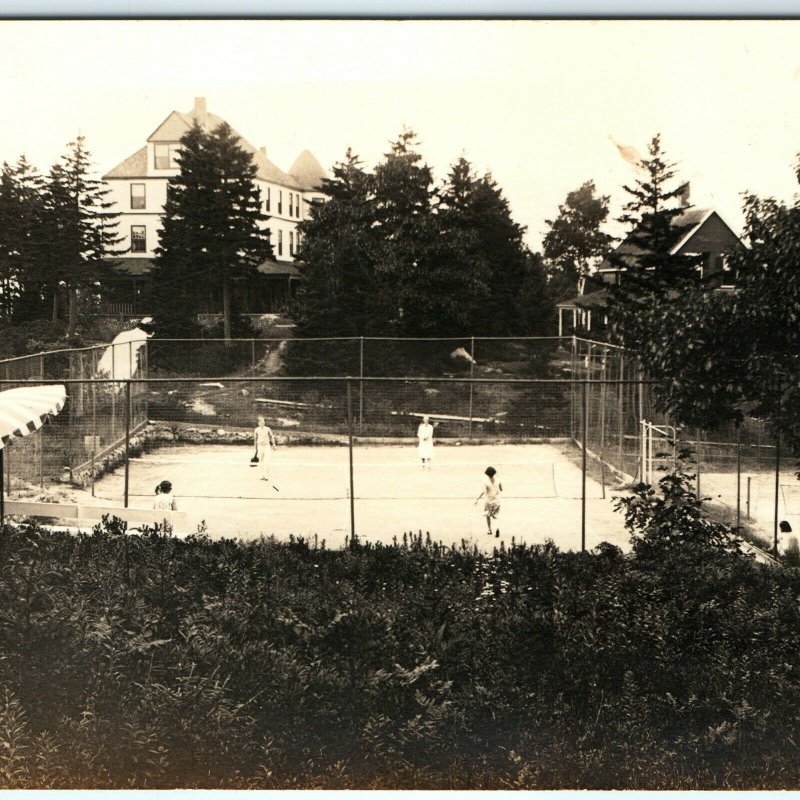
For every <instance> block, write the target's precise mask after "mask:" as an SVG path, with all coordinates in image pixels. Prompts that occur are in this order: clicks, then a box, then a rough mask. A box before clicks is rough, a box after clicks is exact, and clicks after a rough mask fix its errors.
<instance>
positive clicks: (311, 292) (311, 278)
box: [294, 149, 392, 336]
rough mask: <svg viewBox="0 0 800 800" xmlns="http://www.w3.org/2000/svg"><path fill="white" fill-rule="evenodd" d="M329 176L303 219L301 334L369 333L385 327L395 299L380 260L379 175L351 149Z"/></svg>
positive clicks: (297, 303)
mask: <svg viewBox="0 0 800 800" xmlns="http://www.w3.org/2000/svg"><path fill="white" fill-rule="evenodd" d="M332 173H333V177H332V178H330V179H326V180H325V181H324V182H323V185H322V191H323V192H324V193H325V194H326V195H327V198H328V199H327V200H326V201H325V202H324V203H314V204H313V205H312V206H311V209H310V213H309V217H308V219H307V220H305V221H303V222H302V223H300V226H299V230H300V233H301V234H302V237H303V238H302V241H303V246H302V250H301V253H300V257H301V259H302V261H303V263H304V265H305V266H304V269H303V283H302V285H301V287H300V290H299V292H298V295H297V297H296V299H295V307H294V313H295V317H296V320H297V330H298V333H299V334H300V335H302V336H370V335H373V336H374V335H379V334H381V333H385V332H386V320H387V319H388V318H389V315H391V314H392V303H391V298H390V297H389V294H388V291H387V289H386V285H385V281H384V280H383V275H382V274H379V271H378V270H377V269H376V265H377V263H378V261H377V258H378V246H377V237H376V236H375V234H374V232H373V222H374V211H375V209H374V183H375V181H374V176H373V175H370V174H368V173H367V172H365V171H364V168H363V164H362V162H361V160H360V159H359V158H358V156H356V155H355V154H354V153H353V152H352V150H350V149H348V150H347V152H346V154H345V157H344V160H343V161H341V162H338V163H336V164H335V165H334V166H333V170H332Z"/></svg>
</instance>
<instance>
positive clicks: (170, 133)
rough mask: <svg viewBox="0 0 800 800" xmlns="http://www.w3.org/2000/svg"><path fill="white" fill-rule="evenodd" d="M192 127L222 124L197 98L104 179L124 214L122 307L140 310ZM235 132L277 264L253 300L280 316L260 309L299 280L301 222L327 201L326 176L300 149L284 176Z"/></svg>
mask: <svg viewBox="0 0 800 800" xmlns="http://www.w3.org/2000/svg"><path fill="white" fill-rule="evenodd" d="M195 121H196V122H198V123H199V124H200V125H201V126H202V127H203V128H204V129H206V130H213V129H214V128H216V127H217V126H218V125H220V124H221V123H222V122H223V121H224V120H222V119H221V118H220V117H218V116H217V115H216V114H211V113H209V112H208V109H207V107H206V100H205V98H204V97H197V98H195V101H194V108H193V109H192V110H191V111H189V112H188V113H181V112H180V111H172V112H171V113H170V114H168V115H167V117H166V118H165V119H164V120H163V121H162V122H161V124H160V125H159V126H158V127H157V128H156V129H155V131H153V133H151V134H150V136H149V137H148V138H147V141H146V143H145V145H144V147H142V148H140V149H139V150H137V151H136V152H135V153H134V154H133V155H131V156H128V158H126V159H125V160H124V161H122V162H121V163H120V164H118V165H117V166H116V167H114V168H113V169H111V170H109V172H108V173H106V174H105V175H104V176H103V180H104V181H106V183H107V185H108V187H109V189H110V194H109V196H108V200H109V201H110V202H111V203H113V208H112V210H113V211H116V212H118V213H119V214H120V216H119V227H118V229H117V230H118V233H119V235H120V236H121V238H122V242H121V244H120V249H122V250H125V251H126V252H125V255H124V256H123V257H121V258H117V259H115V262H118V263H117V267H116V271H117V273H118V274H119V275H120V277H121V278H123V280H122V282H121V283H120V285H119V286H118V291H117V293H116V295H117V296H116V299H117V300H119V301H120V302H125V303H127V302H128V301H132V302H133V303H134V304H136V301H137V297H138V293H139V291H140V289H141V283H142V281H143V280H144V279H145V278H146V275H147V273H148V272H149V271H150V269H151V268H152V266H153V261H152V259H153V256H154V251H155V248H156V246H157V245H158V232H159V228H160V227H161V215H162V213H163V209H164V204H165V202H166V199H167V181H168V179H169V178H170V177H171V176H173V175H176V174H177V173H178V171H179V170H178V164H177V162H176V155H177V153H178V151H179V150H180V139H181V137H182V136H183V135H184V134H185V133H186V132H187V131H188V130H189V129H190V128H191V127H192V125H193V124H194V123H195ZM234 133H236V135H237V136H238V137H239V143H240V145H241V146H242V147H243V148H244V149H245V150H247V151H249V152H250V153H252V154H253V158H254V162H255V165H256V167H257V169H258V172H257V174H256V184H257V186H258V187H259V189H260V190H261V201H262V204H263V212H264V214H266V215H267V216H268V217H269V219H268V220H267V222H266V227H267V228H268V230H269V233H270V242H271V244H272V249H273V253H274V256H275V260H271V261H268V262H265V263H264V264H262V265H261V266H260V267H259V271H260V272H261V273H262V274H263V275H265V276H266V277H267V278H268V280H267V281H265V284H264V290H265V291H264V294H263V296H262V297H261V298H258V299H256V300H255V302H257V303H258V302H260V303H261V305H262V307H261V308H258V309H257V310H259V311H269V310H277V309H274V308H268V307H263V306H275V305H280V304H281V303H282V302H283V301H285V300H286V299H288V297H289V296H290V295H291V292H292V281H293V280H295V279H297V278H298V277H299V272H298V270H297V268H296V266H294V264H293V262H294V261H295V256H296V254H297V251H298V249H299V246H300V238H299V236H300V235H299V233H298V231H297V224H298V222H300V221H302V219H303V218H304V217H305V216H306V215H307V210H308V206H309V203H310V202H311V201H313V200H315V199H319V198H324V194H322V192H321V191H320V187H321V185H322V181H323V179H324V178H325V177H326V173H325V170H324V169H323V168H322V167H321V166H320V163H319V162H318V161H317V159H316V158H315V157H314V156H313V155H312V154H311V153H310V152H309V151H308V150H303V152H302V153H300V155H299V156H298V157H297V159H296V160H295V162H294V164H293V165H292V166H291V167H290V169H289V172H284V171H283V170H281V169H280V168H279V167H277V166H276V165H275V164H274V163H273V162H272V161H270V160H269V158H267V151H266V149H265V148H263V147H258V148H257V147H254V146H253V145H252V144H250V142H248V141H247V139H245V138H244V137H243V136H241V134H239V133H238V132H237V131H234ZM125 278H128V279H129V280H125ZM126 284H127V285H126Z"/></svg>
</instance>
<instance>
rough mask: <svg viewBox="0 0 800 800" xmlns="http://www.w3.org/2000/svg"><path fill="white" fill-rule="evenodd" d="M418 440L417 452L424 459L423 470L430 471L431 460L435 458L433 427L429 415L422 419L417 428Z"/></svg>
mask: <svg viewBox="0 0 800 800" xmlns="http://www.w3.org/2000/svg"><path fill="white" fill-rule="evenodd" d="M417 439H418V440H419V445H418V446H417V450H418V452H419V457H420V458H421V459H422V469H430V468H431V459H432V458H433V425H431V421H430V418H429V417H428V415H427V414H426V415H425V416H424V417H423V418H422V422H420V424H419V428H417Z"/></svg>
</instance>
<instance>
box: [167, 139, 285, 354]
mask: <svg viewBox="0 0 800 800" xmlns="http://www.w3.org/2000/svg"><path fill="white" fill-rule="evenodd" d="M178 162H179V164H180V172H179V174H178V175H175V176H174V177H172V178H170V179H169V182H168V186H167V201H166V203H165V206H164V215H163V218H162V229H161V231H160V236H159V246H158V248H157V249H156V269H155V270H154V272H153V289H154V296H153V302H154V307H155V310H156V311H157V313H158V316H159V328H160V330H161V331H162V332H164V333H165V334H170V333H172V334H175V335H187V333H191V332H192V331H193V329H194V325H195V323H194V320H195V319H196V315H197V312H198V310H199V308H200V305H201V302H202V299H203V294H204V292H210V293H211V295H212V298H214V299H217V298H219V299H221V301H222V310H223V325H224V336H225V339H226V340H230V338H231V332H232V320H233V318H234V316H236V315H237V312H238V308H237V303H238V302H239V301H240V296H241V293H239V294H238V295H237V294H236V293H235V292H234V291H233V286H234V284H236V283H242V284H244V285H246V283H247V281H251V280H254V279H255V278H256V275H257V267H258V265H259V264H260V263H261V262H262V261H263V260H264V259H265V258H266V257H267V256H269V255H270V254H271V247H270V245H269V240H268V235H267V233H266V231H265V229H264V227H263V223H264V222H265V221H266V217H265V216H264V215H263V214H262V213H261V199H260V191H259V189H258V188H257V186H256V184H255V177H256V172H257V168H256V166H255V164H254V163H253V158H252V155H251V154H250V153H248V152H247V151H245V150H244V149H243V148H242V147H241V145H240V144H239V142H238V140H237V138H236V136H235V134H234V133H233V131H232V130H231V128H230V126H228V125H227V124H225V123H223V124H222V125H220V126H219V127H217V128H215V129H214V130H213V131H211V132H210V133H207V132H206V131H204V130H203V129H202V128H201V127H200V126H199V125H198V124H196V123H195V125H194V126H193V127H192V128H191V129H190V130H189V131H187V132H186V134H185V135H184V136H183V137H182V139H181V152H180V154H179V156H178Z"/></svg>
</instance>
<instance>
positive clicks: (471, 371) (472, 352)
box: [468, 336, 475, 439]
mask: <svg viewBox="0 0 800 800" xmlns="http://www.w3.org/2000/svg"><path fill="white" fill-rule="evenodd" d="M474 376H475V337H474V336H473V337H471V339H470V345H469V430H468V433H469V438H470V439H471V438H472V400H473V394H472V393H473V391H474V389H475V387H474V384H473V383H472V379H473V377H474Z"/></svg>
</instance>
